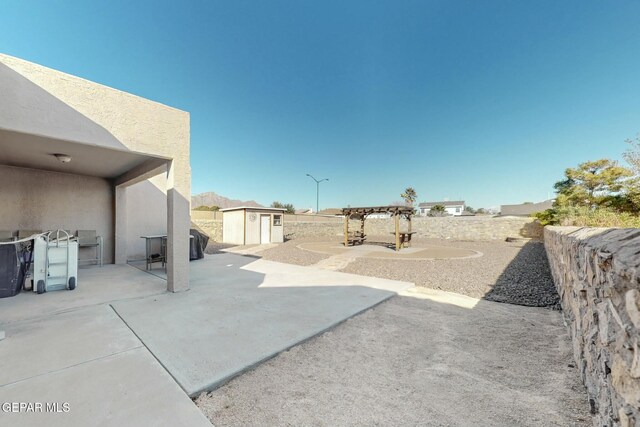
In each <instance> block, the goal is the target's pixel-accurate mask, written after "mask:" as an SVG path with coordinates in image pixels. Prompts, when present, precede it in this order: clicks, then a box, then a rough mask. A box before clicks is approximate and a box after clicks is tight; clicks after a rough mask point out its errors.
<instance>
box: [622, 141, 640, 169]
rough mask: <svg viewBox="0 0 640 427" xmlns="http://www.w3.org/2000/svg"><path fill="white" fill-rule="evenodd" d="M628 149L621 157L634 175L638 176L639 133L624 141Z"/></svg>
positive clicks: (639, 162)
mask: <svg viewBox="0 0 640 427" xmlns="http://www.w3.org/2000/svg"><path fill="white" fill-rule="evenodd" d="M625 142H626V143H627V144H629V148H627V150H626V151H625V152H624V154H623V155H622V156H623V157H624V159H625V160H626V161H627V163H629V165H630V166H631V168H632V169H633V171H634V172H635V173H636V175H640V133H639V134H638V135H637V136H636V137H635V138H633V139H627V140H626V141H625Z"/></svg>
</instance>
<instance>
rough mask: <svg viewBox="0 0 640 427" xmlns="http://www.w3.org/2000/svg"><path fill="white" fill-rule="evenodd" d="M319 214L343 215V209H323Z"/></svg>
mask: <svg viewBox="0 0 640 427" xmlns="http://www.w3.org/2000/svg"><path fill="white" fill-rule="evenodd" d="M318 215H336V216H342V209H339V208H328V209H322V210H321V211H320V212H318Z"/></svg>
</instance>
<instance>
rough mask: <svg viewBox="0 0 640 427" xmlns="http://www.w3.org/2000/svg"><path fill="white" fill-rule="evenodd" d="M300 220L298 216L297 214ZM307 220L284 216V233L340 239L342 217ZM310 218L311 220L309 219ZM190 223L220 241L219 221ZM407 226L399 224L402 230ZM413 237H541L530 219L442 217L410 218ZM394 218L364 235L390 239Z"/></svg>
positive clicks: (372, 224) (373, 222) (372, 223)
mask: <svg viewBox="0 0 640 427" xmlns="http://www.w3.org/2000/svg"><path fill="white" fill-rule="evenodd" d="M297 216H298V217H300V216H301V215H297ZM312 218H313V220H309V221H292V220H287V218H286V217H285V222H284V234H285V236H287V237H289V238H294V239H300V238H305V237H320V236H327V237H335V236H342V232H343V220H342V218H326V217H325V218H324V219H323V218H322V217H320V219H321V220H318V218H317V217H312ZM310 219H311V218H310ZM191 221H192V224H193V225H195V226H197V227H199V228H200V229H201V230H203V231H204V232H205V233H207V234H208V235H209V236H210V237H211V239H212V240H213V241H215V242H221V241H222V221H220V220H216V219H201V218H196V217H192V219H191ZM350 227H352V228H351V229H352V230H359V227H360V223H359V221H352V223H351V225H350ZM406 228H407V226H406V223H405V222H404V221H402V224H401V229H402V230H406ZM412 230H413V231H415V232H416V233H417V234H416V237H424V238H432V239H451V240H504V239H506V238H507V237H542V227H541V226H540V225H539V224H538V223H537V222H535V221H534V220H533V219H532V218H518V217H497V218H493V217H489V216H480V217H457V218H456V217H442V218H424V217H418V218H414V219H413V224H412ZM394 231H395V224H394V221H393V219H374V218H372V219H368V220H367V221H366V222H365V233H366V234H367V235H369V236H391V233H392V232H394Z"/></svg>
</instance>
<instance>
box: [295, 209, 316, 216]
mask: <svg viewBox="0 0 640 427" xmlns="http://www.w3.org/2000/svg"><path fill="white" fill-rule="evenodd" d="M312 213H313V209H311V208H306V209H296V215H310V214H312Z"/></svg>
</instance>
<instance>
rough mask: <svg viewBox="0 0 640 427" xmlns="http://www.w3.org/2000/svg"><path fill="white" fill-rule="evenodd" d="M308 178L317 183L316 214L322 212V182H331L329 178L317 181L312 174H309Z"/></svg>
mask: <svg viewBox="0 0 640 427" xmlns="http://www.w3.org/2000/svg"><path fill="white" fill-rule="evenodd" d="M307 176H308V177H310V178H311V179H312V180H314V181H315V182H316V213H318V212H320V183H321V182H322V181H329V178H323V179H321V180H317V179H315V177H314V176H313V175H311V174H307Z"/></svg>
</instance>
